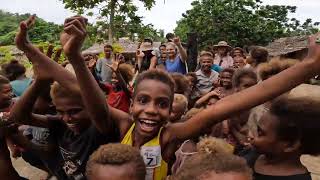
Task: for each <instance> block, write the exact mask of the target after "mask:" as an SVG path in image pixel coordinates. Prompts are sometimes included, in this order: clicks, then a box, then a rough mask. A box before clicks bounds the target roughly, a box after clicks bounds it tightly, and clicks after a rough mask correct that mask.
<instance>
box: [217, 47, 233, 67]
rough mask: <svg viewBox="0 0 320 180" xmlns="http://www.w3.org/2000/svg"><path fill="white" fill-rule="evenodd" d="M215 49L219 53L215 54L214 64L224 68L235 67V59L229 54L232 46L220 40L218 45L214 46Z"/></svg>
mask: <svg viewBox="0 0 320 180" xmlns="http://www.w3.org/2000/svg"><path fill="white" fill-rule="evenodd" d="M213 49H214V50H216V51H217V52H218V53H217V54H216V55H215V58H214V64H215V65H218V66H220V67H222V68H229V67H233V59H232V57H231V56H229V52H230V51H231V50H232V47H231V46H229V45H228V43H227V42H225V41H220V42H219V43H218V44H217V45H214V46H213Z"/></svg>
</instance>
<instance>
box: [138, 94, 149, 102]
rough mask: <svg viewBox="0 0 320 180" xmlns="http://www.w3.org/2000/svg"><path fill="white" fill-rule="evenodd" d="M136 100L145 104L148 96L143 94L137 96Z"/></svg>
mask: <svg viewBox="0 0 320 180" xmlns="http://www.w3.org/2000/svg"><path fill="white" fill-rule="evenodd" d="M138 102H139V103H140V104H146V103H147V102H148V98H147V97H145V96H142V97H139V98H138Z"/></svg>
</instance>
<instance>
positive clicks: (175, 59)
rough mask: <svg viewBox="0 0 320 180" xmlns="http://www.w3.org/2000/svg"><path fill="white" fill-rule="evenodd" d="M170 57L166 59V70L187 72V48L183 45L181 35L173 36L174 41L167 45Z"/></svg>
mask: <svg viewBox="0 0 320 180" xmlns="http://www.w3.org/2000/svg"><path fill="white" fill-rule="evenodd" d="M166 49H167V55H168V59H167V60H166V70H167V71H168V72H169V73H181V74H186V73H187V68H186V67H187V66H186V61H187V59H188V56H187V52H186V50H185V49H184V48H183V47H182V44H181V41H180V38H179V37H175V38H173V42H168V43H167V45H166Z"/></svg>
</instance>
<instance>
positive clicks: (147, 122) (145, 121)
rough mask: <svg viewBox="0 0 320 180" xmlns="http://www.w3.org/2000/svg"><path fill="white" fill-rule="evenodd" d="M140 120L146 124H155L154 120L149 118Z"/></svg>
mask: <svg viewBox="0 0 320 180" xmlns="http://www.w3.org/2000/svg"><path fill="white" fill-rule="evenodd" d="M142 122H144V123H146V124H157V123H156V122H154V121H150V120H142Z"/></svg>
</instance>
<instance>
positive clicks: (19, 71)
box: [2, 60, 26, 81]
mask: <svg viewBox="0 0 320 180" xmlns="http://www.w3.org/2000/svg"><path fill="white" fill-rule="evenodd" d="M2 68H3V71H4V75H5V76H6V77H7V78H8V79H9V80H10V81H14V80H16V79H17V78H18V77H19V76H21V75H24V74H25V73H26V68H25V67H24V66H23V65H22V64H20V63H19V61H18V60H11V61H10V62H9V63H8V64H4V65H3V67H2Z"/></svg>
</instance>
